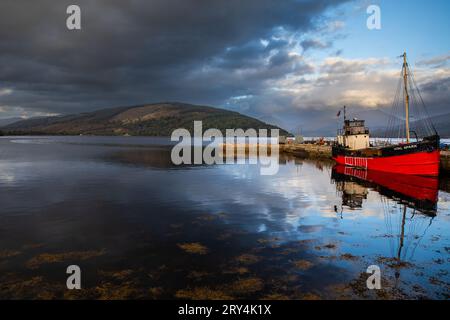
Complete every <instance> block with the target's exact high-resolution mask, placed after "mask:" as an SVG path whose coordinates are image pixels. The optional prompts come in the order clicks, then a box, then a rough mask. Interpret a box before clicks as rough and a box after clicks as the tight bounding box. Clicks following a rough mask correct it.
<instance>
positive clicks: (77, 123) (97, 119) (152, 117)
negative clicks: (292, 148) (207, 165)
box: [1, 102, 289, 136]
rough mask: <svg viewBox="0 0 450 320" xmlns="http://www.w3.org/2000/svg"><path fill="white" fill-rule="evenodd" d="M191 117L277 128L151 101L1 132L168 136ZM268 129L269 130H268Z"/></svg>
mask: <svg viewBox="0 0 450 320" xmlns="http://www.w3.org/2000/svg"><path fill="white" fill-rule="evenodd" d="M195 120H201V121H202V122H203V130H206V129H209V128H216V129H219V130H221V131H222V132H223V133H225V129H237V128H241V129H244V130H246V129H249V128H253V129H256V130H259V129H280V135H288V134H289V133H288V132H287V131H285V130H283V129H281V128H279V127H276V126H274V125H270V124H267V123H264V122H262V121H260V120H257V119H255V118H252V117H249V116H246V115H243V114H240V113H238V112H234V111H229V110H224V109H218V108H213V107H209V106H199V105H192V104H185V103H178V102H176V103H154V104H146V105H140V106H132V107H119V108H109V109H102V110H97V111H93V112H88V113H81V114H75V115H67V116H52V117H44V118H33V119H28V120H22V121H18V122H14V123H12V124H8V125H6V126H4V127H2V128H1V130H2V131H3V132H4V134H11V135H17V134H26V135H31V134H35V135H80V134H83V135H132V136H170V135H171V134H172V132H173V130H175V129H178V128H185V129H188V130H189V131H190V132H191V134H192V133H193V125H194V121H195ZM269 133H270V132H269Z"/></svg>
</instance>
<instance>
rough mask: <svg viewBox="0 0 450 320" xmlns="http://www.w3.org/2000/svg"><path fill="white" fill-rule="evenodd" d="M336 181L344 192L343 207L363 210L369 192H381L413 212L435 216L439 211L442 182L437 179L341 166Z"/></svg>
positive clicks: (335, 169)
mask: <svg viewBox="0 0 450 320" xmlns="http://www.w3.org/2000/svg"><path fill="white" fill-rule="evenodd" d="M332 180H333V181H334V182H335V183H336V189H337V190H338V191H339V192H342V205H343V206H347V207H349V208H352V209H354V208H361V207H362V205H363V201H364V199H366V198H367V195H368V189H372V190H375V191H377V192H378V193H379V194H381V195H382V196H385V197H387V198H390V199H392V200H394V201H396V202H398V203H400V204H403V205H404V206H405V209H406V207H409V208H411V209H413V212H416V211H418V212H420V213H423V214H426V215H428V216H435V215H436V211H437V201H438V190H439V181H438V179H437V178H434V177H424V176H412V175H401V174H392V173H386V172H378V171H370V170H361V169H357V168H352V167H346V166H342V165H337V166H335V167H334V168H333V172H332Z"/></svg>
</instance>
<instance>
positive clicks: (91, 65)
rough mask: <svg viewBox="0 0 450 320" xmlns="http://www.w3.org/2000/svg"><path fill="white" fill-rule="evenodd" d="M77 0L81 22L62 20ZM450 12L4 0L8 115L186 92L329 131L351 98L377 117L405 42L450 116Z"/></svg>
mask: <svg viewBox="0 0 450 320" xmlns="http://www.w3.org/2000/svg"><path fill="white" fill-rule="evenodd" d="M70 4H77V5H79V6H80V8H81V30H68V29H67V27H66V19H67V17H68V15H67V14H66V8H67V7H68V6H69V5H70ZM370 5H378V6H379V8H380V12H381V29H379V30H369V29H368V28H367V23H366V21H367V19H368V18H369V14H368V13H367V12H366V10H367V8H368V7H369V6H370ZM449 12H450V1H447V0H432V1H424V0H410V1H407V0H396V1H392V0H378V1H376V0H373V1H366V0H355V1H350V0H348V1H347V0H336V1H327V0H282V1H280V0H245V1H238V0H227V1H225V0H224V1H206V0H151V1H148V0H147V1H144V0H130V1H121V0H96V1H89V0H71V1H66V0H60V1H52V0H40V1H33V2H30V1H24V0H2V1H1V2H0V119H2V118H10V117H23V118H29V117H36V116H48V115H61V114H73V113H80V112H87V111H93V110H96V109H102V108H108V107H117V106H133V105H140V104H145V103H156V102H170V101H178V102H185V103H193V104H200V105H209V106H215V107H219V108H225V109H229V110H233V111H238V112H241V113H243V114H246V115H250V116H254V117H256V118H258V119H260V120H263V121H265V122H269V123H272V124H275V125H279V126H281V127H283V128H285V129H287V130H289V131H291V132H293V133H296V132H298V131H300V130H301V131H302V133H304V134H318V135H319V134H328V133H330V132H331V130H335V129H336V126H337V119H336V113H337V111H338V110H339V109H341V108H342V106H343V105H346V106H347V107H348V110H349V113H350V114H351V115H352V116H355V117H359V118H365V119H367V121H368V124H369V125H373V126H382V125H383V123H385V122H386V115H388V114H389V112H390V110H391V104H392V99H393V97H394V94H395V87H396V83H397V80H398V76H399V74H400V70H401V63H402V61H401V59H400V58H398V56H399V55H401V54H402V53H403V52H404V51H406V52H407V54H408V57H409V63H410V66H411V67H412V69H413V71H414V74H415V77H416V80H417V82H418V85H419V88H420V89H421V93H422V95H423V97H424V100H425V102H426V104H427V106H428V108H429V112H430V113H431V114H433V115H440V114H446V113H448V112H449V111H448V106H449V105H450V95H449V92H450V62H449V61H450V43H449V42H450V41H449V33H450V22H449V20H450V19H449V14H448V13H449Z"/></svg>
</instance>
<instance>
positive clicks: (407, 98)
mask: <svg viewBox="0 0 450 320" xmlns="http://www.w3.org/2000/svg"><path fill="white" fill-rule="evenodd" d="M407 70H408V63H407V62H406V52H404V53H403V82H404V85H405V119H406V143H409V94H408V72H407Z"/></svg>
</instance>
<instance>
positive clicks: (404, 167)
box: [332, 53, 440, 176]
mask: <svg viewBox="0 0 450 320" xmlns="http://www.w3.org/2000/svg"><path fill="white" fill-rule="evenodd" d="M399 92H402V96H403V98H404V99H403V103H402V104H401V105H400V103H399V101H400V96H401V94H400V93H399ZM411 102H414V106H415V108H416V111H417V113H418V118H416V120H415V121H414V122H413V123H411V122H410V111H411V110H410V108H411V106H412V103H411ZM399 106H401V108H402V109H403V108H404V119H401V118H399V117H398V116H396V115H398V114H399V111H400V110H399ZM392 118H393V119H390V121H389V123H388V127H387V130H386V139H387V140H388V141H386V143H385V144H384V145H382V146H375V145H372V144H371V143H370V140H369V139H370V132H369V129H368V128H366V126H365V121H364V120H358V119H353V120H348V119H347V118H346V110H345V107H344V127H343V129H341V130H339V131H338V134H337V139H336V141H335V143H334V145H333V148H332V154H333V159H334V160H335V161H336V162H337V163H338V164H342V165H345V166H350V167H357V168H363V169H368V170H374V171H383V172H391V173H398V174H408V175H423V176H437V175H439V156H440V154H439V144H440V138H439V135H438V134H437V132H436V129H435V128H434V126H433V124H432V123H431V120H430V119H429V116H428V113H427V111H426V107H425V104H424V103H423V99H422V97H421V95H420V92H419V91H418V88H417V86H416V84H415V81H414V78H413V75H412V73H411V71H410V69H409V66H408V63H407V60H406V53H404V54H403V67H402V75H401V79H400V81H399V85H398V90H397V94H396V97H395V99H394V103H393V112H392ZM412 126H413V128H411V127H412ZM393 132H397V137H395V138H397V140H396V142H395V143H389V140H391V141H392V138H394V137H393ZM411 134H413V135H414V137H415V141H412V140H413V139H412V138H411ZM419 135H420V136H421V138H419ZM398 141H401V142H398Z"/></svg>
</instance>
